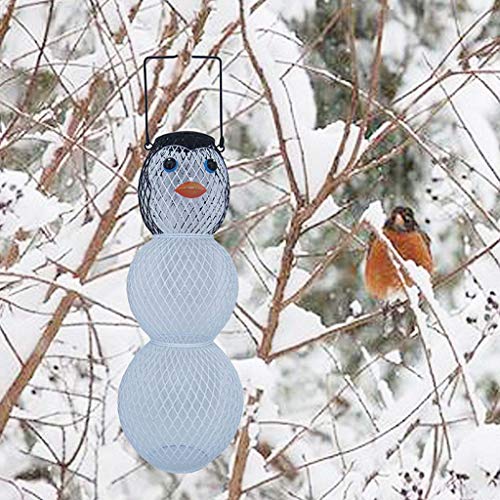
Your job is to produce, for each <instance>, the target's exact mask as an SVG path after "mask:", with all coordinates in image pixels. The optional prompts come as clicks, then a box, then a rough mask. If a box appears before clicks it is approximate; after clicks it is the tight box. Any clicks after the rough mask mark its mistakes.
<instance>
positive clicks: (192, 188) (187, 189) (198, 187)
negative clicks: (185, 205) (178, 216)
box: [175, 181, 207, 198]
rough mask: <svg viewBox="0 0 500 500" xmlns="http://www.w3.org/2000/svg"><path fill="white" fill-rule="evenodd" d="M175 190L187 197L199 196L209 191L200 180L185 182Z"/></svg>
mask: <svg viewBox="0 0 500 500" xmlns="http://www.w3.org/2000/svg"><path fill="white" fill-rule="evenodd" d="M175 192H176V193H177V194H180V195H181V196H184V197H185V198H198V197H199V196H201V195H203V194H205V193H206V192H207V188H206V187H205V186H203V185H202V184H200V183H199V182H192V181H189V182H185V183H184V184H181V185H180V186H177V187H176V188H175Z"/></svg>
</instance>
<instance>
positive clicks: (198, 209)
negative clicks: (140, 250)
mask: <svg viewBox="0 0 500 500" xmlns="http://www.w3.org/2000/svg"><path fill="white" fill-rule="evenodd" d="M207 160H209V161H211V163H210V164H209V165H212V166H214V168H215V169H214V170H212V169H211V168H207ZM187 182H192V183H193V182H194V183H197V184H199V185H201V186H202V187H204V188H205V189H206V192H205V193H204V194H202V195H200V196H197V197H186V196H183V195H182V194H179V192H178V191H176V189H178V188H179V187H180V186H182V185H183V184H184V183H187ZM228 204H229V177H228V173H227V168H226V165H225V163H224V160H223V158H222V156H221V154H220V153H219V151H218V150H217V148H216V147H215V143H214V140H213V138H212V137H210V136H207V135H205V134H200V133H197V132H176V133H173V134H167V135H164V136H161V137H159V138H158V139H156V141H155V143H154V146H153V149H152V150H151V152H150V153H149V155H148V157H147V158H146V161H145V162H144V166H143V167H142V171H141V176H140V179H139V206H140V209H141V214H142V218H143V220H144V223H145V224H146V226H147V227H148V229H149V230H150V231H151V232H152V233H153V234H160V233H209V234H212V233H214V232H215V231H216V230H217V229H218V228H219V227H220V225H221V224H222V222H223V220H224V217H225V215H226V210H227V207H228Z"/></svg>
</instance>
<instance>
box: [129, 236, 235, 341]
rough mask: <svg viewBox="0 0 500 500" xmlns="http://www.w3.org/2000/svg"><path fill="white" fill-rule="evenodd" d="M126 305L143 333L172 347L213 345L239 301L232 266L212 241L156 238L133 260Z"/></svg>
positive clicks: (222, 249)
mask: <svg viewBox="0 0 500 500" xmlns="http://www.w3.org/2000/svg"><path fill="white" fill-rule="evenodd" d="M127 293H128V299H129V304H130V308H131V310H132V312H133V313H134V316H135V317H136V319H137V321H138V322H139V325H140V326H141V328H142V329H143V330H144V331H145V332H146V333H147V334H148V335H149V336H150V337H151V338H153V339H157V340H161V341H164V342H171V343H200V342H207V341H210V340H213V339H214V338H215V336H216V335H217V334H218V333H219V332H220V330H221V329H222V328H223V327H224V325H225V324H226V323H227V321H228V319H229V318H230V316H231V313H232V311H233V309H234V306H235V303H236V297H237V295H238V276H237V273H236V269H235V267H234V263H233V260H232V259H231V257H230V255H229V254H228V253H227V252H226V250H225V249H224V248H223V247H222V246H221V245H219V244H218V243H217V242H216V241H215V240H214V238H213V236H211V235H175V236H173V235H158V236H155V237H153V239H152V240H151V241H149V242H148V243H146V244H145V245H144V246H143V247H142V248H141V249H140V250H139V251H138V252H137V254H136V255H135V257H134V260H133V262H132V264H131V266H130V271H129V274H128V278H127Z"/></svg>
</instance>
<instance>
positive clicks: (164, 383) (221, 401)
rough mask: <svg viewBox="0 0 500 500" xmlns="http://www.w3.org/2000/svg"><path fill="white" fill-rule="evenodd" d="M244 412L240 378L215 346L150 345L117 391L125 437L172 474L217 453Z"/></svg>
mask: <svg viewBox="0 0 500 500" xmlns="http://www.w3.org/2000/svg"><path fill="white" fill-rule="evenodd" d="M242 411H243V391H242V387H241V383H240V380H239V378H238V374H237V373H236V370H235V369H234V367H233V365H232V364H231V362H230V360H229V359H228V358H227V356H226V355H225V354H224V353H223V352H222V351H221V350H220V349H219V348H218V347H217V346H216V345H215V344H213V343H209V344H207V345H198V346H189V347H185V346H184V347H174V346H170V347H164V346H158V345H155V344H154V343H153V342H150V343H149V344H147V345H146V346H145V347H143V348H142V349H141V350H140V351H139V352H138V353H137V354H136V355H135V357H134V359H133V360H132V362H131V363H130V365H129V367H128V368H127V371H126V372H125V375H124V376H123V379H122V382H121V384H120V388H119V395H118V413H119V416H120V422H121V425H122V428H123V431H124V433H125V435H126V436H127V439H128V440H129V442H130V443H131V444H132V446H133V447H134V448H135V450H136V451H137V452H138V453H139V455H141V456H142V457H143V458H144V459H145V460H146V461H147V462H149V463H151V464H152V465H154V466H155V467H157V468H159V469H162V470H166V471H169V472H174V473H184V472H193V471H195V470H199V469H201V468H202V467H204V466H206V465H207V464H208V463H209V462H211V461H212V460H214V459H215V458H216V457H217V456H218V455H220V453H222V451H223V450H224V449H225V448H226V447H227V446H228V445H229V444H230V442H231V440H232V439H233V437H234V435H235V433H236V430H237V428H238V424H239V421H240V419H241V415H242Z"/></svg>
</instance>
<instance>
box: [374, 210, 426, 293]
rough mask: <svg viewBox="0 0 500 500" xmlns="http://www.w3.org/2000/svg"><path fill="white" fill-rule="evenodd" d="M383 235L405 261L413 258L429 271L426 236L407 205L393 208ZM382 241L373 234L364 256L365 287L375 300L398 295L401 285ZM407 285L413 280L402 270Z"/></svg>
mask: <svg viewBox="0 0 500 500" xmlns="http://www.w3.org/2000/svg"><path fill="white" fill-rule="evenodd" d="M384 234H385V235H386V236H387V238H388V239H389V240H390V241H391V243H392V244H393V246H394V248H395V249H396V250H397V251H398V252H399V254H400V255H401V257H402V258H403V259H405V260H413V261H414V262H415V263H416V264H417V265H419V266H422V267H423V268H424V269H426V270H427V271H428V272H429V273H432V270H433V263H432V254H431V248H430V243H431V240H430V238H429V236H428V235H427V234H426V233H425V232H424V231H422V230H421V229H420V227H419V225H418V224H417V222H416V220H415V215H414V213H413V210H412V209H411V208H410V207H401V206H399V207H396V208H394V210H393V211H392V212H391V215H390V216H389V218H388V219H387V220H386V221H385V224H384ZM389 252H390V250H388V248H387V247H386V246H385V244H384V243H383V242H382V241H381V240H380V239H379V238H377V237H376V236H375V235H372V237H371V239H370V242H369V245H368V252H367V257H366V267H365V286H366V289H367V290H368V293H369V294H370V295H372V296H373V297H374V298H376V299H380V300H385V301H390V300H393V299H397V298H399V296H400V294H401V290H402V288H403V284H402V282H401V280H400V278H399V275H398V272H397V270H396V268H395V267H394V264H393V263H392V260H391V257H390V255H389ZM401 274H402V275H403V276H404V279H405V281H406V284H407V285H411V284H412V281H411V280H410V279H409V278H408V276H407V275H406V273H405V272H404V270H402V269H401Z"/></svg>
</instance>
